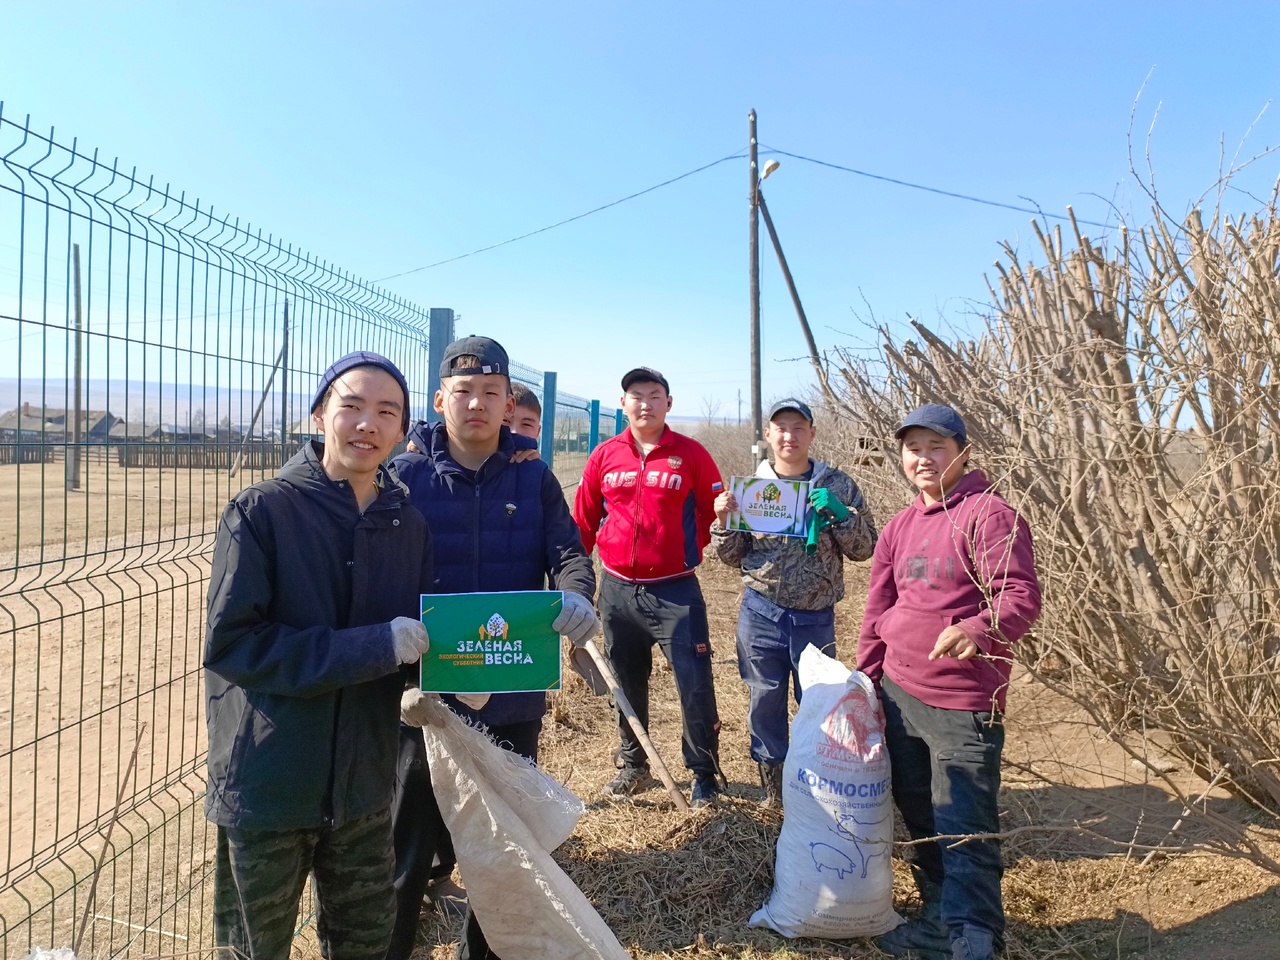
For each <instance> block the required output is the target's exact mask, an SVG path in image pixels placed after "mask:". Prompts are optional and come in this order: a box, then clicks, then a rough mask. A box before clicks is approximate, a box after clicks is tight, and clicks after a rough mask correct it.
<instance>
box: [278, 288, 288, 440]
mask: <svg viewBox="0 0 1280 960" xmlns="http://www.w3.org/2000/svg"><path fill="white" fill-rule="evenodd" d="M289 455H290V451H289V298H288V297H285V298H284V331H283V336H282V337H281V344H280V462H281V463H284V462H286V461H287V460H288V459H289Z"/></svg>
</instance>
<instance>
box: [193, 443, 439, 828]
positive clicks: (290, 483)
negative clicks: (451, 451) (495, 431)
mask: <svg viewBox="0 0 1280 960" xmlns="http://www.w3.org/2000/svg"><path fill="white" fill-rule="evenodd" d="M323 451H324V448H323V446H322V445H321V444H319V443H308V444H306V445H304V446H303V448H302V449H301V451H299V453H298V454H297V455H296V456H294V457H293V458H292V459H291V460H290V461H289V462H288V463H286V464H285V465H284V467H283V468H281V470H280V473H279V474H277V476H276V477H275V478H274V479H271V480H264V481H262V482H261V483H255V484H254V485H253V486H251V487H249V488H248V489H246V490H242V491H241V492H240V493H239V494H237V495H236V496H235V497H234V498H233V499H232V500H231V502H230V504H228V505H227V508H226V509H225V510H224V511H223V514H222V522H221V524H220V525H219V527H218V537H217V541H216V543H215V544H214V548H213V570H212V573H211V575H210V579H209V621H208V633H207V635H206V640H205V652H204V666H205V689H206V693H207V695H208V711H207V712H208V723H209V760H208V763H209V784H208V791H207V793H206V797H205V814H206V815H207V816H208V817H209V819H210V820H212V821H214V822H215V823H218V824H221V825H223V826H232V827H244V828H248V829H254V830H293V829H309V828H315V827H323V826H330V825H331V826H340V825H341V824H343V823H345V822H347V821H349V820H354V819H356V818H357V817H362V816H367V815H369V814H372V813H377V812H378V811H380V810H385V809H387V808H388V807H389V806H390V805H391V792H392V787H393V785H394V782H395V772H396V756H397V745H398V744H397V729H398V726H399V719H400V709H399V708H400V694H401V691H402V690H403V682H402V681H401V679H400V675H399V671H398V670H397V669H396V666H397V665H396V657H395V652H394V646H393V643H392V640H391V629H390V627H389V626H388V622H389V621H391V620H393V619H394V618H396V617H400V616H407V617H414V618H416V617H417V616H418V615H419V610H420V604H419V596H420V595H421V594H422V593H424V592H430V589H431V583H432V573H431V536H430V533H429V532H428V530H427V524H426V521H425V520H424V519H423V517H422V514H421V513H419V512H418V511H417V510H415V509H414V508H413V506H411V505H410V503H409V496H408V491H407V490H406V489H405V488H404V487H403V486H402V485H401V484H400V483H399V482H398V481H397V480H396V478H395V476H394V475H393V474H392V473H391V472H390V471H388V470H386V469H385V468H384V469H383V470H382V471H380V475H379V486H380V488H381V493H380V494H379V496H378V498H377V499H376V500H375V501H374V502H373V503H372V504H370V505H369V507H368V509H366V510H365V511H364V513H361V512H360V509H359V506H358V505H357V503H356V498H355V496H354V494H353V493H352V492H351V488H350V486H349V485H348V484H347V483H346V482H345V481H333V480H330V479H329V478H328V477H327V476H326V475H325V472H324V470H323V469H322V468H321V466H320V461H321V459H322V457H323Z"/></svg>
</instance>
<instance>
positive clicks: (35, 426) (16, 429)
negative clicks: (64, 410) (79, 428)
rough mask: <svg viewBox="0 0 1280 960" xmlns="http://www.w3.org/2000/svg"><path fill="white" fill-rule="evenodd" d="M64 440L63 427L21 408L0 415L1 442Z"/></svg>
mask: <svg viewBox="0 0 1280 960" xmlns="http://www.w3.org/2000/svg"><path fill="white" fill-rule="evenodd" d="M55 438H56V441H57V442H61V441H62V428H61V427H60V426H58V425H57V424H56V423H49V422H47V421H45V420H43V419H41V418H40V417H33V416H30V415H29V414H24V413H23V412H22V410H21V409H17V410H10V411H9V412H8V413H6V414H4V415H3V416H0V443H41V442H52V441H54V440H55Z"/></svg>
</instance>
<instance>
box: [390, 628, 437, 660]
mask: <svg viewBox="0 0 1280 960" xmlns="http://www.w3.org/2000/svg"><path fill="white" fill-rule="evenodd" d="M391 642H392V644H393V645H394V646H395V651H396V663H416V662H417V661H418V660H420V659H421V658H422V655H423V654H424V653H426V652H427V647H429V646H430V645H431V641H430V639H429V638H428V637H427V628H426V627H424V626H423V625H422V621H420V620H414V619H411V618H410V617H396V618H395V619H394V620H392V621H391Z"/></svg>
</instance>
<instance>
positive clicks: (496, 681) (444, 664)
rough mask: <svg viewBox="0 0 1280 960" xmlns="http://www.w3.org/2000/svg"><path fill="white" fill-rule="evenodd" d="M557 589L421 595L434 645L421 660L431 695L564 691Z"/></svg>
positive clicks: (560, 597) (424, 685) (423, 680)
mask: <svg viewBox="0 0 1280 960" xmlns="http://www.w3.org/2000/svg"><path fill="white" fill-rule="evenodd" d="M563 603H564V595H563V594H562V593H560V592H559V591H558V590H523V591H515V592H511V593H435V594H425V593H424V594H423V595H422V625H423V626H424V627H426V628H427V634H428V635H429V636H430V637H431V646H430V648H429V649H428V650H427V652H426V653H425V654H424V655H423V657H422V674H421V687H422V689H423V690H425V691H427V692H428V693H526V692H532V691H538V690H559V689H560V636H559V634H557V633H556V632H555V631H554V630H552V629H551V624H552V622H553V621H554V620H555V619H556V617H558V616H559V615H560V608H561V606H562V605H563Z"/></svg>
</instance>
